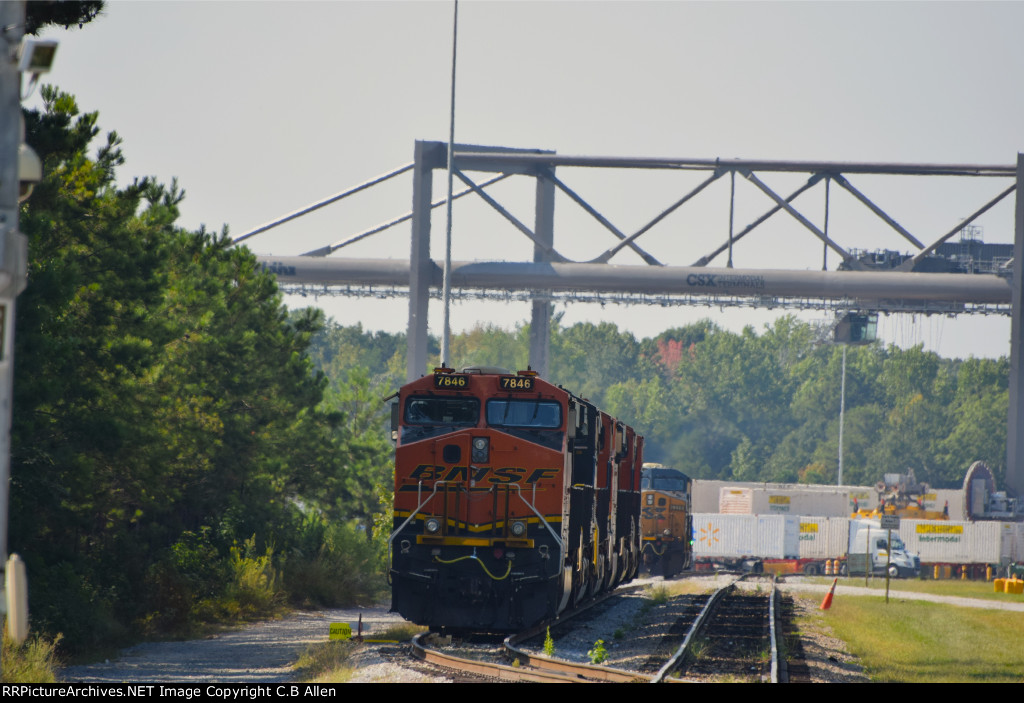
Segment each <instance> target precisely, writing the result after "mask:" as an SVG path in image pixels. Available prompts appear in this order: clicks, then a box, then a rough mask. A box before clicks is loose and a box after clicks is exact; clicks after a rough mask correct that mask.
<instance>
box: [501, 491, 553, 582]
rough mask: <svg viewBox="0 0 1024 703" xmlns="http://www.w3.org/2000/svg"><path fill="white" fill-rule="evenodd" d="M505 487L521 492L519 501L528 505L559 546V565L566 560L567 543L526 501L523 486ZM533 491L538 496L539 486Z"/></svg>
mask: <svg viewBox="0 0 1024 703" xmlns="http://www.w3.org/2000/svg"><path fill="white" fill-rule="evenodd" d="M505 485H506V486H511V487H514V488H515V489H516V490H517V491H518V492H519V499H520V500H521V501H523V503H525V504H526V507H528V508H529V509H530V510H532V511H533V514H534V515H536V516H537V519H538V520H540V523H541V524H542V525H544V527H546V528H547V529H548V532H550V533H551V537H552V538H553V539H554V540H555V543H556V544H558V551H559V553H560V554H561V555H562V556H561V559H560V560H559V563H561V561H562V560H564V559H565V543H564V542H563V541H562V539H561V538H560V537H559V536H558V535H557V534H555V531H554V530H553V529H551V525H550V524H549V523H548V521H547V520H545V519H544V516H543V515H541V514H540V511H539V510H537V508H536V507H534V505H533V504H532V503H531V502H530V501H528V500H526V498H524V497H523V487H522V486H520V485H519V484H518V483H507V484H505ZM533 490H534V494H536V491H537V486H534V487H533Z"/></svg>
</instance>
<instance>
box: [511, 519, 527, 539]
mask: <svg viewBox="0 0 1024 703" xmlns="http://www.w3.org/2000/svg"><path fill="white" fill-rule="evenodd" d="M511 528H512V536H513V537H522V536H523V535H525V534H526V523H525V522H518V521H516V522H513V523H512V525H511Z"/></svg>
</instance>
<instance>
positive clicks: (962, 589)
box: [808, 576, 1024, 603]
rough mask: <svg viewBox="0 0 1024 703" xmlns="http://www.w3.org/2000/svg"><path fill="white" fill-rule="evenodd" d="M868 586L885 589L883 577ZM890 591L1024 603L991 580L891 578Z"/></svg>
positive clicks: (843, 582)
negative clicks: (1004, 591)
mask: <svg viewBox="0 0 1024 703" xmlns="http://www.w3.org/2000/svg"><path fill="white" fill-rule="evenodd" d="M808 582H809V583H821V584H825V585H831V583H832V579H831V578H820V579H814V580H810V579H808ZM839 585H840V586H859V587H861V588H863V587H864V577H863V576H854V577H852V578H840V579H839ZM867 587H868V588H873V589H877V590H879V591H882V592H884V591H885V577H884V576H883V577H877V576H876V577H875V578H872V579H868V585H867ZM889 590H890V591H911V592H913V593H931V594H934V595H939V596H957V597H959V598H982V599H984V600H996V601H1001V602H1004V603H1024V595H1020V594H1012V593H996V592H995V591H994V590H993V585H992V582H991V581H961V580H959V579H943V580H939V581H932V580H920V579H892V580H891V581H889Z"/></svg>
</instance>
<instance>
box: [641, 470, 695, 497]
mask: <svg viewBox="0 0 1024 703" xmlns="http://www.w3.org/2000/svg"><path fill="white" fill-rule="evenodd" d="M640 490H643V491H671V492H679V493H686V492H687V491H689V490H690V478H689V476H687V475H686V474H684V473H683V472H682V471H677V470H676V469H644V470H643V473H642V474H641V478H640Z"/></svg>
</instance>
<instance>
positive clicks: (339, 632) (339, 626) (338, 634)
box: [330, 622, 352, 640]
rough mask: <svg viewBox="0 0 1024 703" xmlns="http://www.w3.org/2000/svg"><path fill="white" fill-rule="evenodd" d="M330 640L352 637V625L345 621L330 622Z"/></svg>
mask: <svg viewBox="0 0 1024 703" xmlns="http://www.w3.org/2000/svg"><path fill="white" fill-rule="evenodd" d="M330 639H332V640H349V639H352V626H351V625H349V624H348V623H347V622H332V623H331V636H330Z"/></svg>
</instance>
